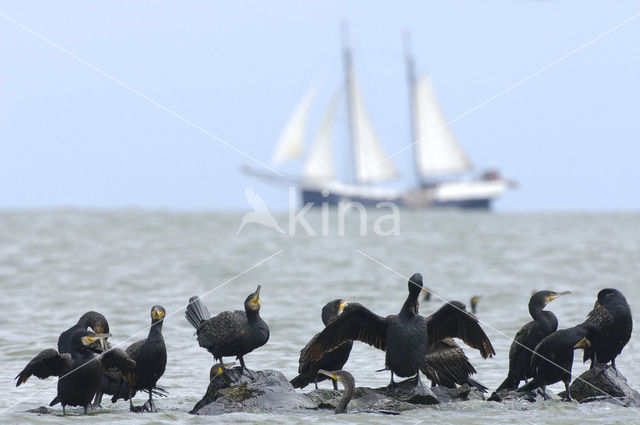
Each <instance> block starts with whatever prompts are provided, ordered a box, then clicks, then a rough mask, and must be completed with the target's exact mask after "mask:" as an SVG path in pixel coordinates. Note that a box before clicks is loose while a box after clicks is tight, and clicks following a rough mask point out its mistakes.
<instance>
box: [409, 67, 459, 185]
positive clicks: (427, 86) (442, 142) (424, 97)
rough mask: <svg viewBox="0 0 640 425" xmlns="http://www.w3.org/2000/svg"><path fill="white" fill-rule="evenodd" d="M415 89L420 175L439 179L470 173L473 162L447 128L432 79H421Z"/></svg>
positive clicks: (417, 157)
mask: <svg viewBox="0 0 640 425" xmlns="http://www.w3.org/2000/svg"><path fill="white" fill-rule="evenodd" d="M414 90H415V93H414V95H415V105H414V106H415V107H414V114H415V115H414V126H415V137H416V138H417V140H416V161H417V165H418V169H419V171H420V173H421V174H423V175H429V176H435V175H445V174H455V173H460V172H463V171H467V170H469V169H470V168H471V163H470V162H469V160H468V159H467V156H466V155H465V153H464V152H463V151H462V149H460V146H458V143H457V142H456V139H455V138H454V137H453V134H452V133H451V131H450V130H449V127H448V126H447V122H446V121H445V119H444V116H443V114H442V111H441V110H440V107H439V106H438V103H437V101H436V97H435V94H434V91H433V87H432V86H431V82H430V81H429V78H428V77H427V76H426V75H423V76H421V77H420V79H419V80H418V82H417V84H416V86H415V89H414Z"/></svg>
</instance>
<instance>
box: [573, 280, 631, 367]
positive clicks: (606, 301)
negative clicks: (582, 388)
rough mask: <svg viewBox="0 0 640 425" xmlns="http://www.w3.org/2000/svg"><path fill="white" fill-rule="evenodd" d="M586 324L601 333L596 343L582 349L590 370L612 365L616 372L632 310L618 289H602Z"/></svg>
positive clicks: (627, 336)
mask: <svg viewBox="0 0 640 425" xmlns="http://www.w3.org/2000/svg"><path fill="white" fill-rule="evenodd" d="M586 322H588V323H593V324H594V325H595V326H596V327H597V328H598V330H599V331H600V332H599V333H598V336H599V341H598V344H597V345H596V346H594V347H587V348H585V350H584V357H583V361H585V362H586V361H587V360H589V359H590V360H591V367H594V366H595V367H600V366H602V367H604V365H605V364H606V363H609V362H611V366H613V369H614V370H617V369H616V357H617V356H618V354H620V353H621V352H622V349H623V348H624V346H625V345H627V342H629V339H630V338H631V331H632V329H633V320H632V318H631V309H630V308H629V304H627V300H626V298H625V297H624V295H622V293H621V292H620V291H618V290H617V289H613V288H606V289H603V290H601V291H600V292H598V300H597V301H596V303H595V306H594V307H593V310H591V311H590V312H589V315H588V316H587V320H586ZM594 348H595V349H594Z"/></svg>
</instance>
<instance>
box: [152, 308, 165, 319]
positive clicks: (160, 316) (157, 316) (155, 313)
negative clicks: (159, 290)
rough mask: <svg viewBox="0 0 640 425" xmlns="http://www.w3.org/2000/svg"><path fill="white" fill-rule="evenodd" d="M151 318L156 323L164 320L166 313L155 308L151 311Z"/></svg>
mask: <svg viewBox="0 0 640 425" xmlns="http://www.w3.org/2000/svg"><path fill="white" fill-rule="evenodd" d="M151 318H152V319H153V320H156V321H158V320H162V319H164V311H162V310H160V309H159V308H154V309H153V310H151Z"/></svg>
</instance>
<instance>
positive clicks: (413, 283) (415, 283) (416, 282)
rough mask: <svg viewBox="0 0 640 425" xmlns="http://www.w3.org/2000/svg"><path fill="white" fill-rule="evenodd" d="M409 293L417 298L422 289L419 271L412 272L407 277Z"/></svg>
mask: <svg viewBox="0 0 640 425" xmlns="http://www.w3.org/2000/svg"><path fill="white" fill-rule="evenodd" d="M408 284H409V293H410V294H411V295H414V296H415V297H416V298H418V295H420V292H421V291H422V275H421V274H420V273H414V274H413V276H411V278H410V279H409V283H408Z"/></svg>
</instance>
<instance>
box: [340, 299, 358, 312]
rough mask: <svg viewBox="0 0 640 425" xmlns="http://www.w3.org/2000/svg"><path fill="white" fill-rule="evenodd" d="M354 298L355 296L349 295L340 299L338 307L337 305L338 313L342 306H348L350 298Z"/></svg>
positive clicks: (342, 308)
mask: <svg viewBox="0 0 640 425" xmlns="http://www.w3.org/2000/svg"><path fill="white" fill-rule="evenodd" d="M354 298H355V297H349V298H346V299H344V300H340V307H338V314H340V313H342V310H344V308H345V307H346V306H348V305H349V303H350V302H351V300H352V299H354Z"/></svg>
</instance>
